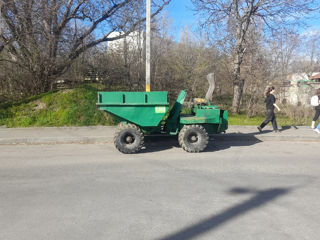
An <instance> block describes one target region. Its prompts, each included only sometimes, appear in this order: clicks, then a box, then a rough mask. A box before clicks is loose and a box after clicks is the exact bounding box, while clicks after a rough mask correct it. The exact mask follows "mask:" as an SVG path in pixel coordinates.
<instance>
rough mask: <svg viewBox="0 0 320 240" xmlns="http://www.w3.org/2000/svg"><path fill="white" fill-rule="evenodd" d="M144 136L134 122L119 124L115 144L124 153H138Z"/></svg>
mask: <svg viewBox="0 0 320 240" xmlns="http://www.w3.org/2000/svg"><path fill="white" fill-rule="evenodd" d="M143 143H144V136H143V133H142V132H141V130H140V129H139V127H137V126H136V125H134V124H121V123H120V124H119V125H118V128H117V131H116V132H115V134H114V145H115V147H116V148H117V149H118V150H119V151H120V152H122V153H136V152H138V151H140V150H141V148H142V146H143Z"/></svg>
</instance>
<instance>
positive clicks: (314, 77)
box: [310, 73, 320, 83]
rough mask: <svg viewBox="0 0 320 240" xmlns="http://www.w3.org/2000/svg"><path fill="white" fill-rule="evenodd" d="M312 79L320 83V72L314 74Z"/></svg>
mask: <svg viewBox="0 0 320 240" xmlns="http://www.w3.org/2000/svg"><path fill="white" fill-rule="evenodd" d="M310 80H311V83H320V73H318V74H315V75H313V76H312V77H311V78H310Z"/></svg>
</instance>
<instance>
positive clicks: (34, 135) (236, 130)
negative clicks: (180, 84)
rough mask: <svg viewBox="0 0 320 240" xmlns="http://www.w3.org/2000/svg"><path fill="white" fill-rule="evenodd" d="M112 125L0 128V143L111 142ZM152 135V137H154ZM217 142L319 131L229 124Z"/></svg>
mask: <svg viewBox="0 0 320 240" xmlns="http://www.w3.org/2000/svg"><path fill="white" fill-rule="evenodd" d="M115 128H116V127H114V126H93V127H47V128H0V145H15V144H27V145H28V144H30V145H32V144H71V143H83V144H90V143H112V142H113V134H114V131H115ZM155 137H156V136H155ZM211 139H214V140H219V141H256V142H263V141H300V142H320V134H317V133H315V132H314V131H312V130H311V129H310V128H309V127H287V128H285V129H284V128H283V130H282V132H281V133H273V132H272V131H271V128H268V127H267V128H266V129H265V131H264V132H263V133H258V132H257V129H256V127H255V126H230V127H229V129H228V131H227V133H225V134H214V135H212V136H211Z"/></svg>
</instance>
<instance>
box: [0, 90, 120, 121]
mask: <svg viewBox="0 0 320 240" xmlns="http://www.w3.org/2000/svg"><path fill="white" fill-rule="evenodd" d="M98 90H101V86H99V85H85V86H81V87H78V88H75V89H72V90H64V91H59V92H50V93H46V94H42V95H38V96H34V97H31V98H28V99H25V100H23V101H21V102H18V103H14V104H12V105H7V106H0V125H6V126H7V127H31V126H37V127H40V126H41V127H42V126H90V125H97V124H101V125H109V124H115V120H114V119H113V118H112V117H110V116H109V115H108V114H106V113H104V112H103V111H100V110H98V109H97V107H96V104H95V103H96V100H97V91H98Z"/></svg>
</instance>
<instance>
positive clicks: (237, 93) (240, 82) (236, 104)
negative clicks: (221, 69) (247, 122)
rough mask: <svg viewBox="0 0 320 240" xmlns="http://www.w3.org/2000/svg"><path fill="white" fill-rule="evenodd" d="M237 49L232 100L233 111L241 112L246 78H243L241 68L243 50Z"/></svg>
mask: <svg viewBox="0 0 320 240" xmlns="http://www.w3.org/2000/svg"><path fill="white" fill-rule="evenodd" d="M239 48H240V51H236V56H235V60H234V63H233V101H232V113H240V103H241V99H242V93H243V86H244V79H241V76H240V70H241V62H242V58H243V52H242V51H241V47H239Z"/></svg>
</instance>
